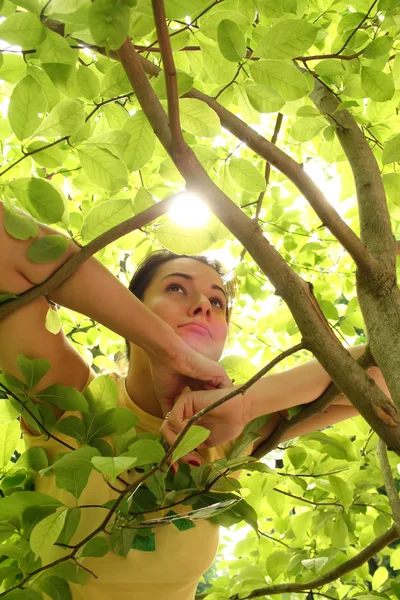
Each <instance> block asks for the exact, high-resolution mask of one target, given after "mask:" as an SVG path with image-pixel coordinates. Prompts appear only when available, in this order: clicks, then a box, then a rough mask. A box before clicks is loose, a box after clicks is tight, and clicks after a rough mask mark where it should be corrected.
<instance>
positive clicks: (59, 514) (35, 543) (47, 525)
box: [30, 508, 67, 556]
mask: <svg viewBox="0 0 400 600" xmlns="http://www.w3.org/2000/svg"><path fill="white" fill-rule="evenodd" d="M66 516H67V511H66V509H65V508H63V509H61V510H58V511H56V512H55V513H53V514H52V515H49V516H48V517H45V518H44V519H42V520H41V521H40V522H39V523H38V524H37V525H35V527H34V528H33V530H32V533H31V538H30V544H31V548H32V551H33V552H34V553H35V554H36V556H41V555H42V554H43V553H44V552H45V551H46V550H48V549H49V548H51V546H52V545H53V544H54V543H55V541H56V540H57V538H58V536H59V535H60V533H61V530H62V528H63V527H64V521H65V517H66Z"/></svg>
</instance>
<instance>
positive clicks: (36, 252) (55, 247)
mask: <svg viewBox="0 0 400 600" xmlns="http://www.w3.org/2000/svg"><path fill="white" fill-rule="evenodd" d="M68 242H69V240H68V238H66V237H64V236H63V235H45V236H44V237H42V238H40V239H38V240H35V241H34V242H32V243H31V245H30V246H29V249H28V258H29V259H30V260H31V261H32V262H34V263H41V264H42V263H49V262H53V261H54V260H58V259H59V258H61V257H62V255H63V254H64V252H65V251H66V249H67V246H68Z"/></svg>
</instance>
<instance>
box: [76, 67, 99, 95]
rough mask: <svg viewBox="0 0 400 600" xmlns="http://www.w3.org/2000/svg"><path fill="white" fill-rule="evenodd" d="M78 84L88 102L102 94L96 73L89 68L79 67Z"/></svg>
mask: <svg viewBox="0 0 400 600" xmlns="http://www.w3.org/2000/svg"><path fill="white" fill-rule="evenodd" d="M76 83H77V84H78V87H79V89H80V92H81V94H82V96H83V97H84V98H86V100H93V99H94V98H97V97H98V96H99V94H100V81H99V78H98V77H97V75H96V73H94V71H92V69H90V68H89V67H84V66H83V65H79V67H78V71H77V73H76Z"/></svg>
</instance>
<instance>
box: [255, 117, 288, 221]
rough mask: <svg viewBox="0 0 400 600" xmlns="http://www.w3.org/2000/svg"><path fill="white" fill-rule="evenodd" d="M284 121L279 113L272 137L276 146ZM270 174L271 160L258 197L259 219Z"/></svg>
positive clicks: (272, 141) (266, 168)
mask: <svg viewBox="0 0 400 600" xmlns="http://www.w3.org/2000/svg"><path fill="white" fill-rule="evenodd" d="M282 121H283V114H282V113H278V116H277V117H276V122H275V128H274V133H273V134H272V138H271V144H274V146H275V144H276V141H277V139H278V135H279V131H280V129H281V125H282ZM270 175H271V163H270V162H269V161H266V164H265V184H266V185H265V190H263V191H262V192H260V195H259V196H258V199H257V208H256V219H258V217H259V216H260V211H261V207H262V203H263V200H264V196H265V192H266V190H267V187H268V185H269V178H270Z"/></svg>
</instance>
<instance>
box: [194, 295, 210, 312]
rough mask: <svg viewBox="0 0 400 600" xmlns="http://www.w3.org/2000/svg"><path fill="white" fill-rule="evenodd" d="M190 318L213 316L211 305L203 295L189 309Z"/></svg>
mask: <svg viewBox="0 0 400 600" xmlns="http://www.w3.org/2000/svg"><path fill="white" fill-rule="evenodd" d="M189 314H190V316H201V315H204V316H205V317H209V316H210V315H211V303H210V301H209V299H208V298H207V297H206V296H203V294H201V295H199V296H198V297H197V298H196V300H195V302H193V304H192V305H191V307H190V309H189Z"/></svg>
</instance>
